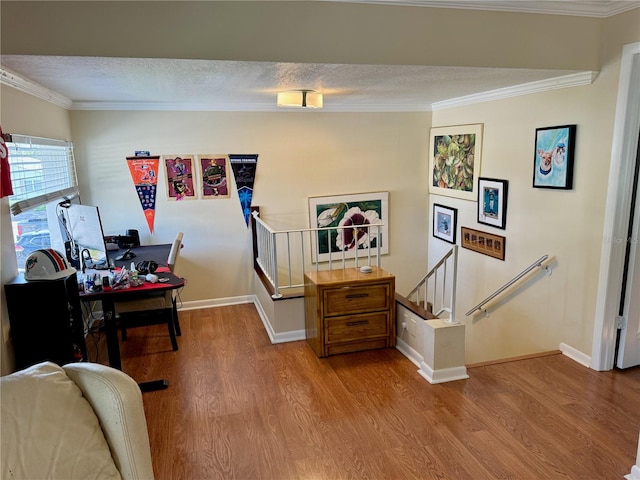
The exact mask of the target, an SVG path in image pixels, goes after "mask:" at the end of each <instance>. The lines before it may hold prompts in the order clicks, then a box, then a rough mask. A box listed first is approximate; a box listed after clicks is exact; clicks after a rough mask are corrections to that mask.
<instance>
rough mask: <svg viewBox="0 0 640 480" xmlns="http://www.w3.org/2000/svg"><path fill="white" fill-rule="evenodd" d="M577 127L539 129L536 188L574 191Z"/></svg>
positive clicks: (535, 160)
mask: <svg viewBox="0 0 640 480" xmlns="http://www.w3.org/2000/svg"><path fill="white" fill-rule="evenodd" d="M576 128H577V127H576V125H562V126H557V127H544V128H536V138H535V149H534V153H533V187H534V188H555V189H560V190H571V189H572V188H573V162H574V154H575V152H574V151H575V145H576Z"/></svg>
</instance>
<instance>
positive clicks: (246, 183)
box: [229, 154, 258, 226]
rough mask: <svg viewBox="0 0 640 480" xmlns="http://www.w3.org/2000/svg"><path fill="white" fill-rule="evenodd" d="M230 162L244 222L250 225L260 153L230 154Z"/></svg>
mask: <svg viewBox="0 0 640 480" xmlns="http://www.w3.org/2000/svg"><path fill="white" fill-rule="evenodd" d="M229 162H230V163H231V169H232V170H233V176H234V178H235V180H236V187H237V189H238V198H239V199H240V207H241V208H242V214H243V215H244V222H245V223H246V224H247V226H249V215H251V200H252V198H253V184H254V181H255V178H256V168H257V167H258V155H234V154H230V155H229Z"/></svg>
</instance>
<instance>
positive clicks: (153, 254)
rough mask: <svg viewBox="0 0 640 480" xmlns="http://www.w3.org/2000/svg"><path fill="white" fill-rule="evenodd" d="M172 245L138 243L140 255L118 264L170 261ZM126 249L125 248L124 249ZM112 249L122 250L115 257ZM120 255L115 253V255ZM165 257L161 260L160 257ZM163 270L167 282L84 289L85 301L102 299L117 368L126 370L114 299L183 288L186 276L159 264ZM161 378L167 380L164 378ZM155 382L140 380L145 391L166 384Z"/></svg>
mask: <svg viewBox="0 0 640 480" xmlns="http://www.w3.org/2000/svg"><path fill="white" fill-rule="evenodd" d="M170 246H171V245H149V246H141V247H135V248H134V249H132V251H134V252H135V253H136V257H135V258H133V259H131V260H127V261H124V260H123V261H116V262H115V263H116V265H120V266H128V265H131V262H132V261H133V262H139V261H141V260H155V261H156V262H157V263H158V264H159V265H161V266H162V265H166V262H167V257H168V249H167V247H170ZM123 251H124V250H123ZM112 253H116V254H117V255H120V254H121V253H122V251H121V252H120V253H118V252H116V251H112V252H109V256H110V257H111V254H112ZM163 253H167V255H164V256H162V254H163ZM117 255H113V258H115V257H116V256H117ZM159 259H161V260H160V261H158V260H159ZM159 270H160V271H157V272H156V275H158V277H159V278H167V279H168V281H167V282H165V283H160V282H158V283H149V282H145V283H144V284H143V285H140V286H138V287H129V288H125V289H121V290H110V291H102V292H81V293H80V300H81V301H83V302H95V301H98V300H99V301H101V302H102V311H103V313H104V328H105V334H106V338H107V352H108V355H109V366H111V367H113V368H117V369H118V370H122V359H121V357H120V343H119V341H118V328H117V325H116V318H115V307H114V302H116V301H121V300H131V299H138V298H141V297H144V296H145V295H148V294H150V293H158V292H164V291H167V290H175V289H177V288H181V287H183V286H184V280H183V279H182V278H180V277H177V276H176V275H174V274H173V273H171V272H170V271H168V269H167V268H166V266H165V267H164V268H159ZM162 270H166V271H162ZM159 382H163V381H162V380H160V381H159ZM148 383H151V384H154V385H155V386H154V385H147V384H140V387H141V389H142V390H143V391H144V390H145V389H146V390H149V389H154V388H155V389H157V388H163V386H159V385H158V384H157V383H156V382H148Z"/></svg>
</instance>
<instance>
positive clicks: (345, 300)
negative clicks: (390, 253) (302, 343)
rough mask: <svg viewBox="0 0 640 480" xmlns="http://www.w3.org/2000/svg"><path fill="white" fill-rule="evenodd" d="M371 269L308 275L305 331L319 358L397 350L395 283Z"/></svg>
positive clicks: (321, 272) (374, 268)
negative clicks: (387, 349)
mask: <svg viewBox="0 0 640 480" xmlns="http://www.w3.org/2000/svg"><path fill="white" fill-rule="evenodd" d="M371 268H372V269H373V271H372V272H370V273H362V272H361V271H360V269H358V268H347V269H344V270H327V271H319V272H309V273H306V274H305V279H304V310H305V332H306V338H307V342H308V343H309V345H310V346H311V348H312V349H313V351H314V352H315V353H316V355H318V357H326V356H328V355H335V354H338V353H347V352H357V351H360V350H369V349H372V348H385V347H394V346H395V344H396V308H395V306H396V304H395V291H396V289H395V281H396V279H395V276H393V275H392V274H390V273H388V272H386V271H384V270H382V269H381V268H378V267H371Z"/></svg>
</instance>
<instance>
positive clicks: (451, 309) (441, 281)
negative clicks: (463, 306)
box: [407, 245, 459, 324]
mask: <svg viewBox="0 0 640 480" xmlns="http://www.w3.org/2000/svg"><path fill="white" fill-rule="evenodd" d="M457 276H458V246H457V245H454V246H453V247H452V248H451V250H449V251H448V252H447V253H446V254H445V255H444V256H443V257H442V258H441V259H440V260H439V261H438V263H436V264H435V265H434V266H433V268H432V269H431V270H429V272H428V273H427V274H426V275H425V276H424V277H422V279H421V280H420V281H419V282H418V284H417V285H416V286H415V287H414V288H413V290H411V292H410V293H409V295H407V298H408V299H409V300H411V301H412V302H414V303H416V304H418V305H424V309H425V310H428V308H427V306H428V305H432V307H433V309H434V311H435V313H434V312H432V313H434V315H435V316H436V317H440V315H441V314H443V313H445V312H446V313H448V314H449V315H448V316H449V318H447V320H446V321H447V323H450V324H457V323H459V322H458V321H457V320H456V316H455V305H456V283H457Z"/></svg>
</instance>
